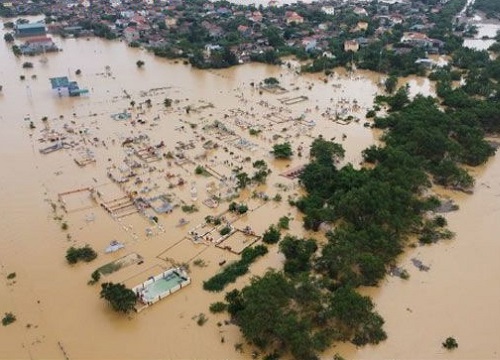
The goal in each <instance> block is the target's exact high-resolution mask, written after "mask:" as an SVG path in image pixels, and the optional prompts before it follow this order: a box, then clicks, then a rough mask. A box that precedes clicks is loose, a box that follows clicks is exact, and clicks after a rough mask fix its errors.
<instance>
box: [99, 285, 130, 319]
mask: <svg viewBox="0 0 500 360" xmlns="http://www.w3.org/2000/svg"><path fill="white" fill-rule="evenodd" d="M101 298H102V299H105V300H106V301H107V302H108V303H109V305H111V307H112V308H113V310H115V311H117V312H123V313H128V312H130V311H131V310H133V309H134V307H135V303H136V300H137V296H136V294H135V293H134V292H133V291H132V290H130V289H128V288H126V287H125V285H123V284H114V283H111V282H108V283H104V284H101Z"/></svg>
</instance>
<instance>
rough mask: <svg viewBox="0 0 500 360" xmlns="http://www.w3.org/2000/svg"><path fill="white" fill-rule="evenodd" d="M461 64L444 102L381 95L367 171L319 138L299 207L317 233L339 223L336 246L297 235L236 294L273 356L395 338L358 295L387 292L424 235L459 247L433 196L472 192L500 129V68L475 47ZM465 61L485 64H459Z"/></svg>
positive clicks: (231, 307)
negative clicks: (473, 169)
mask: <svg viewBox="0 0 500 360" xmlns="http://www.w3.org/2000/svg"><path fill="white" fill-rule="evenodd" d="M461 54H462V55H461ZM455 56H456V57H457V58H456V61H457V65H456V66H455V67H453V68H451V67H449V68H444V69H439V70H435V71H434V72H433V73H432V74H431V76H433V77H435V78H436V79H437V80H436V81H437V82H438V92H439V93H440V97H439V98H432V97H424V96H421V95H418V96H416V97H415V98H414V99H413V100H410V98H409V96H408V89H407V88H406V87H403V88H400V89H398V90H397V91H395V93H394V94H393V95H390V96H379V97H378V98H377V99H376V102H377V106H376V108H377V109H380V108H382V107H385V108H386V110H387V115H385V116H381V117H379V116H377V114H376V113H377V112H376V111H374V126H375V127H377V128H380V129H382V130H384V135H383V136H382V140H383V142H384V145H383V146H371V147H369V148H367V149H366V150H365V151H364V152H363V157H364V160H365V162H364V164H363V166H361V168H359V169H356V168H354V166H352V165H351V164H347V165H345V166H343V167H338V166H337V164H338V160H339V159H341V158H342V157H343V156H344V150H343V149H342V146H341V145H340V144H337V143H334V142H331V141H327V140H325V139H323V138H321V137H319V138H317V139H315V140H314V141H313V143H312V145H311V148H310V158H311V160H310V163H309V164H308V165H307V166H306V167H305V170H304V172H303V173H302V174H301V176H300V182H301V184H302V186H303V187H304V188H305V190H306V195H304V196H303V197H301V198H299V199H298V200H297V201H294V204H295V205H296V206H297V208H298V209H299V210H300V211H301V212H302V213H303V214H304V218H303V219H304V220H303V221H304V224H303V225H304V227H305V228H306V229H309V230H312V231H319V230H320V227H321V225H322V224H324V223H326V224H330V225H333V230H331V231H328V232H327V233H326V238H327V242H326V243H325V244H321V245H320V244H318V243H317V242H316V241H315V240H314V239H299V238H297V237H294V236H290V235H288V236H285V237H284V238H283V240H281V241H280V242H279V244H278V246H279V249H280V252H281V253H283V255H284V256H285V263H284V268H283V270H282V271H276V270H269V271H268V272H267V273H265V274H264V275H263V276H261V277H255V278H253V280H252V281H251V283H250V284H249V285H247V286H245V287H243V289H241V290H238V289H235V290H233V291H231V292H229V293H227V294H226V296H225V300H226V305H227V312H228V313H229V314H230V316H231V318H232V320H233V321H234V322H235V323H236V324H237V325H238V326H239V327H240V329H241V331H242V333H243V335H244V336H245V338H246V339H247V341H249V342H250V343H252V344H253V345H255V346H256V347H257V348H259V349H260V350H261V351H263V352H265V353H267V354H268V355H269V354H273V356H279V355H283V354H286V353H289V354H291V355H292V356H293V357H294V358H296V359H317V353H318V352H321V351H323V350H325V349H326V348H328V347H329V346H330V345H331V344H332V343H333V342H338V341H342V342H345V341H350V342H352V343H353V344H355V345H358V346H361V345H365V344H377V343H378V342H380V341H383V340H385V339H386V337H387V335H386V333H385V332H384V329H383V324H384V320H383V319H382V317H381V316H380V315H379V314H377V312H376V311H375V310H374V305H373V303H372V301H371V300H370V299H369V298H368V297H364V296H362V295H360V294H359V293H358V292H357V291H356V288H358V287H359V286H376V285H378V284H379V282H380V280H381V279H383V278H384V276H385V275H386V273H387V269H388V268H389V267H390V266H391V265H394V264H395V261H396V257H397V256H398V255H399V254H401V253H402V252H403V251H404V249H405V247H406V246H408V245H409V244H410V243H409V239H410V237H413V238H414V237H415V235H416V237H417V238H418V240H419V241H420V242H421V243H422V244H428V243H432V242H435V241H438V240H441V239H451V238H452V237H453V234H452V233H451V232H450V231H449V230H447V229H446V228H445V227H446V219H445V218H443V217H442V216H431V215H430V214H432V212H433V210H435V209H436V208H437V206H439V204H440V201H439V199H437V198H436V197H434V196H430V195H428V194H429V191H428V190H429V188H430V187H431V186H432V185H433V184H436V185H439V186H443V187H447V188H451V189H455V190H458V191H464V192H471V191H472V188H473V186H474V178H473V177H472V176H471V175H470V174H469V172H468V171H467V167H468V166H477V165H480V164H483V163H485V162H486V161H487V160H488V159H489V158H490V157H491V156H492V155H494V153H495V146H494V145H493V144H491V143H489V142H487V141H486V140H485V136H486V135H487V134H490V133H497V132H498V131H499V130H500V105H499V104H500V102H499V98H498V96H499V95H498V91H497V90H498V85H497V83H496V81H491V79H492V76H493V75H491V74H495V72H494V71H492V68H494V67H495V66H496V65H495V62H496V61H497V60H490V59H489V57H488V58H485V57H484V56H483V55H482V53H481V52H477V51H474V50H464V49H460V50H458V52H457V53H456V55H455ZM461 56H467V57H470V58H471V59H477V61H481V62H482V66H481V67H480V68H479V69H478V68H477V67H474V66H471V65H468V60H465V61H463V62H462V61H460V62H459V57H461ZM458 64H461V65H460V66H462V69H463V73H462V76H466V77H467V79H471V83H475V82H477V81H473V80H472V78H470V76H475V75H471V73H474V74H475V73H476V72H477V71H479V72H481V73H483V76H484V78H485V79H487V80H490V81H491V83H490V84H489V85H488V83H486V84H485V83H484V81H483V85H486V86H487V88H482V89H480V90H481V91H479V90H478V88H476V87H475V86H472V87H471V83H468V84H465V85H462V86H458V87H457V86H454V87H453V86H452V85H451V84H452V78H453V77H456V75H454V74H453V72H454V71H456V68H457V66H458ZM467 82H468V81H467ZM278 235H279V230H278V229H277V228H276V227H275V226H271V227H270V228H269V229H268V230H267V231H266V233H265V234H264V236H265V241H266V242H268V243H270V244H272V243H274V242H277V241H279V236H278ZM218 307H219V309H220V310H222V308H223V307H222V306H221V305H218ZM261 314H266V317H263V316H261ZM267 318H272V319H273V321H272V322H270V321H267V320H266V319H267ZM446 344H447V345H446V346H450V348H453V346H454V344H452V342H451V341H447V342H446ZM443 346H444V345H443Z"/></svg>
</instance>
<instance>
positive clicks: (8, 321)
mask: <svg viewBox="0 0 500 360" xmlns="http://www.w3.org/2000/svg"><path fill="white" fill-rule="evenodd" d="M14 321H16V316H15V315H14V314H13V313H11V312H8V313H5V316H4V317H3V319H2V325H3V326H7V325H10V324H12V323H13V322H14Z"/></svg>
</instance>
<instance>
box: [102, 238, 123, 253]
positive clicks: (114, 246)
mask: <svg viewBox="0 0 500 360" xmlns="http://www.w3.org/2000/svg"><path fill="white" fill-rule="evenodd" d="M124 247H125V245H124V244H122V243H121V242H118V241H116V240H113V241H111V242H110V243H109V246H108V247H107V248H106V250H105V253H106V254H110V253H114V252H115V251H118V250H120V249H123V248H124Z"/></svg>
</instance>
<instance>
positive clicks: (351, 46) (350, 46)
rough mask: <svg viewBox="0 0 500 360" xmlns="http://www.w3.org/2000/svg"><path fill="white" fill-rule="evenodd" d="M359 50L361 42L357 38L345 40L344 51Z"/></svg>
mask: <svg viewBox="0 0 500 360" xmlns="http://www.w3.org/2000/svg"><path fill="white" fill-rule="evenodd" d="M358 50H359V43H358V42H357V41H356V40H346V41H344V51H352V52H356V51H358Z"/></svg>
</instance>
